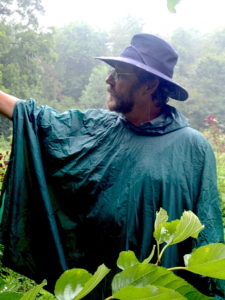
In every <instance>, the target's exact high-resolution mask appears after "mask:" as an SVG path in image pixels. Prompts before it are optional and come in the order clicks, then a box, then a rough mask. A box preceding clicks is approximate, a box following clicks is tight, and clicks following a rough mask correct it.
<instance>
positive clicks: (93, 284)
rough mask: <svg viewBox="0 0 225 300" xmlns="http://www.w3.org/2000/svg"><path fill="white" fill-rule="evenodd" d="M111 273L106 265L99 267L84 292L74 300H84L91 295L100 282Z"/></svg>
mask: <svg viewBox="0 0 225 300" xmlns="http://www.w3.org/2000/svg"><path fill="white" fill-rule="evenodd" d="M109 271H110V269H108V268H107V267H106V266H105V265H104V264H102V265H101V266H99V267H98V269H97V271H96V272H95V273H94V275H93V276H92V277H91V278H90V279H89V280H88V281H87V282H86V284H85V285H84V288H83V289H82V291H81V292H80V293H79V294H78V295H77V296H76V297H75V298H74V299H73V300H79V299H82V298H83V297H85V296H86V295H87V294H89V293H90V292H91V291H92V290H93V289H94V288H95V287H96V286H97V285H98V284H99V282H100V281H101V280H102V279H103V278H104V277H105V276H106V275H107V274H108V273H109Z"/></svg>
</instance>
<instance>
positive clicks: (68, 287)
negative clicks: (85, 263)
mask: <svg viewBox="0 0 225 300" xmlns="http://www.w3.org/2000/svg"><path fill="white" fill-rule="evenodd" d="M91 277H92V274H90V273H89V272H88V271H86V270H84V269H70V270H68V271H65V272H64V273H63V274H62V275H61V276H60V277H59V279H58V280H57V281H56V285H55V295H56V298H57V299H59V300H73V299H74V297H76V296H77V295H78V294H79V293H80V292H81V290H82V289H83V288H84V286H85V284H86V282H87V281H88V280H89V279H90V278H91Z"/></svg>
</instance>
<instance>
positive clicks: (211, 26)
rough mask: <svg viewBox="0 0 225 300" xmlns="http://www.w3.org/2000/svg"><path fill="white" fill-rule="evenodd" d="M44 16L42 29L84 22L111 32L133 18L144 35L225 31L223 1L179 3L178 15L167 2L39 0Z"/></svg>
mask: <svg viewBox="0 0 225 300" xmlns="http://www.w3.org/2000/svg"><path fill="white" fill-rule="evenodd" d="M42 2H43V5H44V7H45V10H46V14H45V16H44V17H42V18H41V24H42V25H43V26H51V25H53V26H63V25H65V24H67V23H69V22H73V21H85V22H86V23H88V24H90V25H92V26H94V27H96V28H98V27H102V28H104V29H107V28H110V27H111V26H112V24H113V23H114V22H116V21H119V20H120V19H121V18H123V17H125V16H127V15H132V16H134V17H138V18H141V19H143V21H144V24H145V26H144V29H145V31H146V32H151V33H162V34H170V32H171V31H173V30H174V29H175V28H177V27H184V28H194V29H197V30H199V31H202V32H210V31H212V30H215V29H218V28H221V27H225V16H224V15H225V0H181V2H180V3H179V4H178V5H177V7H176V10H177V12H176V13H175V14H174V13H170V12H169V11H168V9H167V4H166V3H167V1H166V0H138V1H137V0H136V1H135V0H112V1H106V0H42Z"/></svg>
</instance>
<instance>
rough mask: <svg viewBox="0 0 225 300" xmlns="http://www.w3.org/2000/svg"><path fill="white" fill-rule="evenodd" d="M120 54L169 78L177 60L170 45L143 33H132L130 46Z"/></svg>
mask: <svg viewBox="0 0 225 300" xmlns="http://www.w3.org/2000/svg"><path fill="white" fill-rule="evenodd" d="M135 52H136V53H135ZM120 56H122V57H130V58H131V59H136V60H138V61H140V63H142V64H145V65H146V66H149V67H151V68H154V69H155V70H158V71H159V72H160V73H163V74H165V75H166V76H168V77H170V78H172V76H173V71H174V67H175V65H176V63H177V60H178V55H177V53H176V51H175V50H174V49H173V48H172V46H171V45H169V44H168V43H167V42H166V41H164V40H162V39H160V38H159V37H156V36H154V35H151V34H145V33H141V34H136V35H134V37H133V38H132V40H131V46H129V47H128V48H126V49H125V50H124V51H123V52H122V53H121V54H120Z"/></svg>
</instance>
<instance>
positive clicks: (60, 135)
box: [0, 100, 223, 300]
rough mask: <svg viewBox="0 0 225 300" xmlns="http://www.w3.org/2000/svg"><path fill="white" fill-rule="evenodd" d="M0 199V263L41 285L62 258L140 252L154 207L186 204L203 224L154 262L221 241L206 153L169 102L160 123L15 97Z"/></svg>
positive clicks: (174, 215)
mask: <svg viewBox="0 0 225 300" xmlns="http://www.w3.org/2000/svg"><path fill="white" fill-rule="evenodd" d="M1 203H2V207H1V211H2V220H1V227H0V237H1V243H3V244H4V246H5V252H4V260H3V262H4V264H5V265H7V266H9V267H11V268H12V269H14V270H16V271H18V272H20V273H22V274H24V275H26V276H29V277H30V278H32V279H34V280H36V281H37V282H40V281H42V280H43V279H47V280H48V284H49V286H50V287H53V286H54V283H55V281H56V279H57V278H58V277H59V275H61V273H62V272H63V271H64V270H66V269H68V268H75V267H79V268H85V269H88V270H89V271H90V272H94V271H95V270H96V269H97V267H98V266H99V265H100V264H102V263H105V264H106V265H107V266H108V267H109V268H112V269H113V268H115V266H116V259H117V257H118V254H119V252H120V251H122V250H128V249H129V250H133V251H135V253H136V255H137V257H138V258H139V259H140V260H143V259H144V258H146V257H147V256H148V255H149V253H150V251H151V249H152V246H153V245H154V238H153V231H154V220H155V215H156V212H157V211H158V210H159V209H160V207H163V208H164V209H165V210H167V212H168V215H169V216H170V220H174V219H178V218H180V217H181V215H182V213H183V211H184V210H192V211H193V212H194V213H195V214H197V216H198V217H199V218H200V220H201V222H202V224H204V225H205V229H204V230H203V231H202V233H201V234H200V237H199V238H198V239H197V240H194V241H193V240H192V239H189V240H187V241H186V242H184V243H181V244H178V245H174V246H172V247H170V248H168V249H167V251H166V252H165V255H164V258H163V262H162V264H163V266H165V267H173V266H177V265H180V266H181V265H183V264H184V263H183V256H184V254H187V253H190V252H191V250H192V248H193V247H199V246H201V245H204V244H207V243H212V242H222V241H223V225H222V218H221V211H220V205H219V199H218V191H217V182H216V168H215V158H214V154H213V152H212V149H211V147H210V145H209V144H208V142H207V141H206V140H205V138H204V137H203V136H202V135H201V134H200V133H199V132H198V131H196V130H194V129H192V128H190V127H189V126H188V123H187V121H186V119H185V118H184V117H183V115H182V114H180V113H179V112H178V111H176V109H175V108H173V107H171V106H169V105H167V107H166V110H165V119H164V121H162V122H161V123H160V124H151V123H150V122H146V123H144V124H142V125H141V126H139V127H136V126H134V125H132V124H131V123H129V122H128V121H127V120H126V119H124V118H123V117H122V116H120V115H118V114H117V113H114V112H109V111H107V110H87V111H85V112H81V111H78V110H70V111H67V112H64V113H58V112H57V111H55V110H53V109H52V108H50V107H48V106H40V107H38V106H37V105H36V102H35V101H34V100H29V101H22V100H21V101H18V103H17V104H16V107H15V110H14V115H13V145H12V154H11V159H10V165H9V168H8V172H7V176H6V179H5V182H4V187H3V192H2V197H1ZM107 296H110V295H104V297H105V298H106V297H107ZM96 299H97V298H96ZM98 300H100V298H98Z"/></svg>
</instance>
